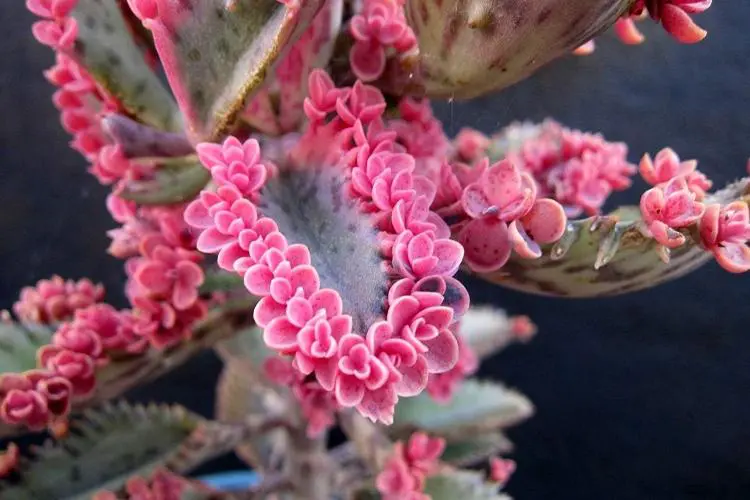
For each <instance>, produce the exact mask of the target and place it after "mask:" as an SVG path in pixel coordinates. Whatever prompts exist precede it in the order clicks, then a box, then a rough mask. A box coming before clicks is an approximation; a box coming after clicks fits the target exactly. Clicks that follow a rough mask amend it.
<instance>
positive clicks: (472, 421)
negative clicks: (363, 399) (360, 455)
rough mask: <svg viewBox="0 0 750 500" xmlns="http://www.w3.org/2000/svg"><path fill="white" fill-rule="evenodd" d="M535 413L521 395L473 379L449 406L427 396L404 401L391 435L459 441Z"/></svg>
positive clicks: (399, 408)
mask: <svg viewBox="0 0 750 500" xmlns="http://www.w3.org/2000/svg"><path fill="white" fill-rule="evenodd" d="M533 412H534V407H533V406H532V404H531V402H530V401H529V400H528V399H527V398H526V397H525V396H524V395H522V394H520V393H519V392H516V391H513V390H511V389H508V388H506V387H505V386H503V385H500V384H498V383H496V382H490V381H481V382H480V381H478V380H475V379H469V380H467V381H465V382H464V383H463V384H462V385H461V387H459V389H458V390H457V391H456V393H455V394H454V396H453V399H452V400H451V401H450V403H448V404H445V405H443V404H439V403H437V402H435V401H434V400H433V399H432V398H430V396H429V395H428V394H426V393H422V394H420V395H419V396H417V397H415V398H408V399H404V400H402V401H400V402H399V404H398V406H396V415H395V418H394V424H393V427H392V431H391V432H393V433H395V434H397V435H405V434H409V433H411V432H412V431H414V430H424V431H427V432H429V433H433V434H437V435H439V436H443V437H445V438H446V439H448V440H449V441H455V440H460V439H464V438H465V437H466V436H467V435H474V434H476V433H478V432H481V431H490V430H496V429H500V428H504V427H509V426H512V425H515V424H517V423H519V422H521V421H523V420H525V419H527V418H528V417H530V416H531V415H532V413H533Z"/></svg>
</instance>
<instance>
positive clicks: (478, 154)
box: [453, 127, 490, 162]
mask: <svg viewBox="0 0 750 500" xmlns="http://www.w3.org/2000/svg"><path fill="white" fill-rule="evenodd" d="M453 144H454V145H455V147H456V152H457V153H458V157H459V159H460V160H461V161H463V162H472V161H475V160H479V159H481V158H482V156H484V154H485V151H487V148H488V147H489V146H490V138H489V137H487V136H486V135H484V134H483V133H481V132H480V131H478V130H475V129H473V128H468V127H464V128H462V129H461V130H459V131H458V135H456V138H455V139H454V140H453Z"/></svg>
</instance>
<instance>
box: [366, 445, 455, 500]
mask: <svg viewBox="0 0 750 500" xmlns="http://www.w3.org/2000/svg"><path fill="white" fill-rule="evenodd" d="M444 449H445V440H443V439H441V438H431V437H429V436H428V435H427V434H425V433H422V432H415V433H414V434H412V435H411V437H410V438H409V440H408V441H407V442H406V443H404V442H401V441H399V442H397V443H396V444H395V445H394V446H393V453H392V454H391V456H390V458H389V459H388V461H387V462H386V464H385V467H384V468H383V470H382V472H380V474H378V476H377V478H376V482H375V484H376V486H377V488H378V491H379V492H380V493H381V494H382V495H383V498H384V499H388V500H397V499H399V500H400V499H407V498H408V499H429V498H430V497H429V496H427V495H424V494H423V493H421V492H422V490H423V489H424V484H425V479H426V478H427V477H428V476H430V475H433V474H435V473H436V472H437V471H438V469H439V466H440V463H439V459H440V456H441V455H442V454H443V450H444Z"/></svg>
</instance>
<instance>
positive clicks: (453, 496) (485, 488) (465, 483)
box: [424, 470, 510, 500]
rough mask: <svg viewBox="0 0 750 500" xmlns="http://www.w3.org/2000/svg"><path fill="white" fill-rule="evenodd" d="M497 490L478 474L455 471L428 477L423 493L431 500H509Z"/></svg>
mask: <svg viewBox="0 0 750 500" xmlns="http://www.w3.org/2000/svg"><path fill="white" fill-rule="evenodd" d="M498 489H499V486H498V485H497V484H496V483H490V482H487V480H486V479H485V477H484V475H483V474H481V473H479V472H474V471H468V470H457V471H450V472H443V473H441V474H438V475H435V476H431V477H428V478H427V482H426V483H425V487H424V492H425V493H426V494H427V495H430V497H431V498H432V500H457V499H460V500H510V497H509V496H507V495H505V494H502V493H498Z"/></svg>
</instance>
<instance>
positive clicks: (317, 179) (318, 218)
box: [260, 168, 387, 332]
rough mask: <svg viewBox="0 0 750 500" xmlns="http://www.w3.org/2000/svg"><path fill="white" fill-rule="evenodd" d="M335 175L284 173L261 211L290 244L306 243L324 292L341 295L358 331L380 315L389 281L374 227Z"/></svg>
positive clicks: (271, 187) (266, 194)
mask: <svg viewBox="0 0 750 500" xmlns="http://www.w3.org/2000/svg"><path fill="white" fill-rule="evenodd" d="M343 179H344V177H343V175H337V173H336V172H335V170H334V169H325V170H320V169H313V168H309V169H307V170H292V171H287V172H282V173H281V174H280V175H279V176H278V177H276V178H274V179H272V180H271V181H269V182H268V184H267V185H266V188H265V189H264V191H263V192H262V194H261V200H260V207H261V210H262V211H263V213H264V214H265V215H266V216H267V217H271V218H272V219H273V220H274V221H276V223H277V224H278V226H279V230H280V231H281V233H282V234H284V235H285V236H286V237H287V239H288V240H289V243H304V244H305V245H307V247H308V248H309V249H310V254H311V256H312V264H313V265H314V266H315V268H316V270H317V271H318V274H319V275H320V282H321V288H332V289H334V290H336V291H338V292H339V293H340V294H341V297H342V299H343V301H344V312H345V313H346V314H350V315H351V316H352V318H353V319H354V331H358V332H366V331H367V329H368V327H369V325H370V324H371V323H372V322H373V321H374V320H375V319H376V318H378V317H379V316H380V315H381V314H382V309H383V302H384V300H385V290H386V284H387V283H386V275H385V273H384V272H383V270H382V268H381V265H382V259H381V257H380V252H379V248H378V245H377V240H376V235H375V231H374V230H373V229H372V224H371V223H370V221H369V220H368V219H367V216H366V215H363V214H362V213H361V212H360V210H359V209H358V207H357V206H356V205H354V204H353V202H351V201H350V200H349V198H348V197H347V194H346V192H345V189H346V187H345V185H344V184H343Z"/></svg>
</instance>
